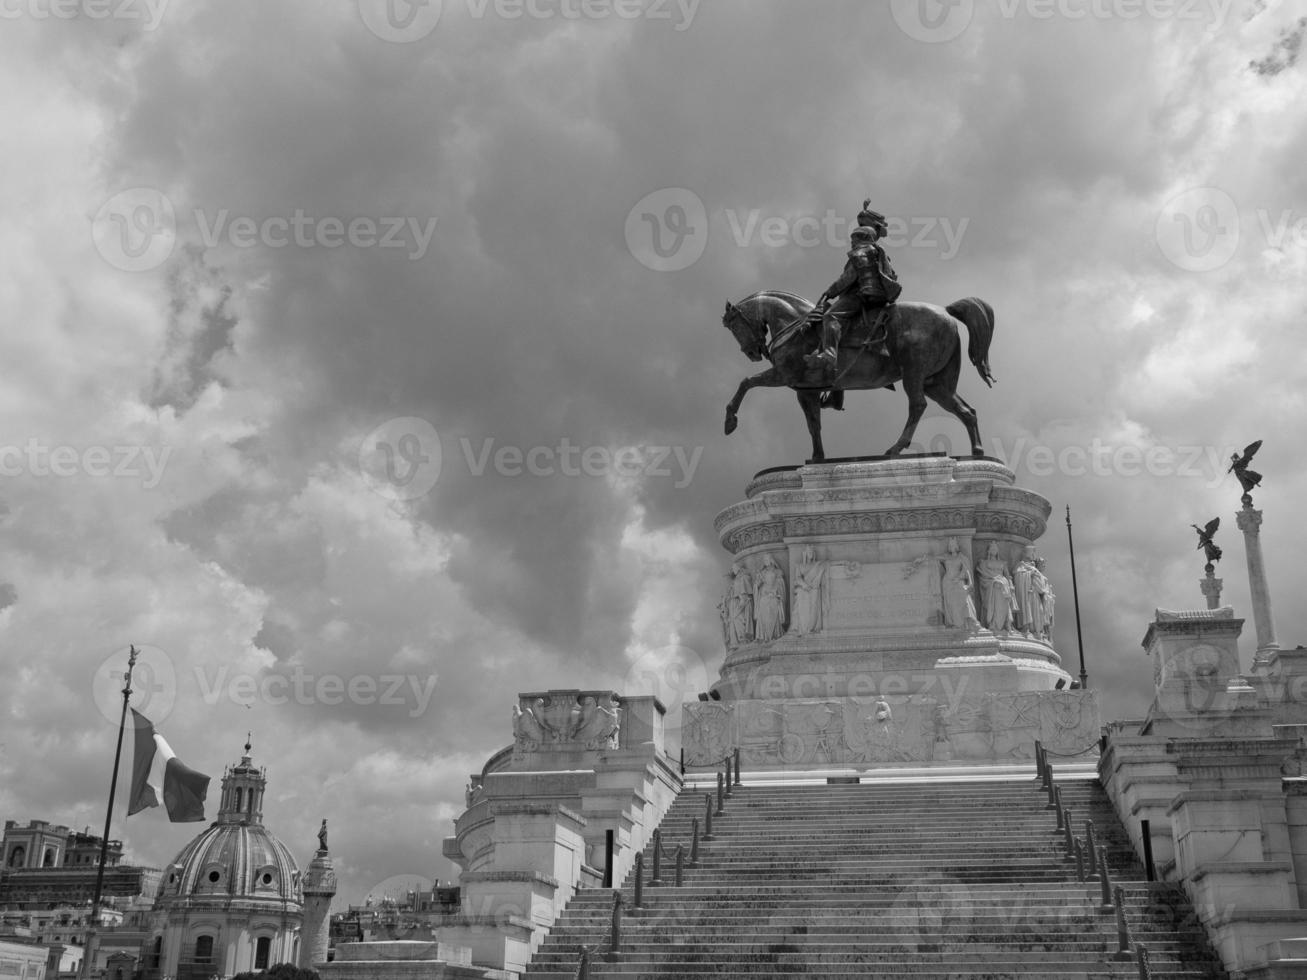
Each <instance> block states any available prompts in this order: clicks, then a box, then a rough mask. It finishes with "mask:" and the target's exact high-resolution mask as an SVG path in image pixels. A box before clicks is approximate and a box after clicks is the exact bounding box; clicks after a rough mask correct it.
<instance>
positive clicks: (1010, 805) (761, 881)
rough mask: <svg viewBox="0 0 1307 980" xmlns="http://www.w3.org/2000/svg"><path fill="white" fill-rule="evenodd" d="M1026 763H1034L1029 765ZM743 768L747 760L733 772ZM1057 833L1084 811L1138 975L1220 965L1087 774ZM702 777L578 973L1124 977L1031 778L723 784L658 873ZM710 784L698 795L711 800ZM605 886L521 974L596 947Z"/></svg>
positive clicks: (695, 807) (559, 968)
mask: <svg viewBox="0 0 1307 980" xmlns="http://www.w3.org/2000/svg"><path fill="white" fill-rule="evenodd" d="M1031 776H1033V772H1032V773H1031ZM746 780H747V774H746ZM1058 786H1059V788H1060V789H1061V790H1062V795H1063V802H1064V804H1066V805H1067V806H1068V807H1069V809H1070V811H1071V816H1072V832H1073V834H1075V835H1076V836H1082V835H1083V834H1084V821H1085V820H1092V821H1093V822H1094V832H1095V839H1096V841H1097V842H1098V843H1100V844H1102V845H1103V847H1104V852H1105V854H1106V856H1107V859H1108V866H1109V868H1110V869H1111V872H1112V878H1113V883H1114V884H1120V885H1121V887H1122V888H1123V890H1124V892H1125V895H1126V918H1127V920H1128V921H1130V923H1131V928H1132V935H1133V936H1134V937H1135V938H1136V940H1137V941H1139V942H1142V943H1143V944H1144V945H1146V946H1147V947H1148V948H1149V950H1150V954H1151V959H1152V967H1153V971H1152V975H1153V976H1154V977H1156V978H1158V980H1161V978H1170V977H1176V978H1195V980H1196V978H1219V977H1222V976H1223V974H1222V973H1221V971H1220V967H1219V963H1218V962H1217V961H1216V960H1215V958H1214V956H1213V954H1212V953H1211V950H1210V949H1209V948H1208V947H1207V946H1206V942H1205V938H1204V936H1203V933H1202V930H1201V928H1200V927H1198V925H1197V920H1196V918H1195V917H1194V916H1193V913H1192V910H1189V909H1188V907H1187V904H1186V903H1185V900H1184V897H1183V895H1182V894H1180V893H1178V892H1177V891H1176V890H1175V889H1174V888H1173V887H1171V886H1159V885H1156V884H1148V883H1145V882H1143V881H1142V880H1140V879H1142V877H1143V872H1142V868H1140V867H1139V864H1138V861H1137V860H1136V858H1135V855H1134V852H1133V849H1132V847H1131V845H1130V842H1129V839H1128V837H1127V835H1126V834H1125V831H1124V828H1123V827H1121V825H1120V822H1119V820H1118V819H1117V818H1116V814H1115V813H1114V811H1113V810H1112V808H1111V806H1110V803H1108V801H1107V799H1106V795H1105V794H1104V793H1103V791H1102V789H1101V787H1100V786H1098V785H1097V783H1096V782H1094V781H1092V780H1068V781H1059V783H1058ZM708 790H709V787H704V786H698V787H692V788H687V790H686V791H685V792H683V793H682V795H681V796H680V798H678V799H677V800H676V801H675V803H674V804H673V806H672V808H671V809H670V811H669V812H668V814H667V815H666V816H665V818H664V820H663V823H662V826H661V828H660V829H661V836H662V841H663V853H662V863H661V866H660V867H661V873H662V876H663V880H662V882H661V883H660V884H658V885H654V884H652V882H651V880H650V876H651V873H652V864H653V861H652V858H653V847H652V843H650V844H648V845H647V846H646V848H645V852H644V860H645V881H644V900H645V906H646V907H645V908H642V909H639V910H632V909H630V908H629V906H630V905H631V903H632V901H633V898H634V890H633V887H632V886H633V881H634V877H633V873H632V875H628V877H627V880H626V882H625V883H624V887H623V889H622V893H623V896H624V899H625V903H626V905H627V906H628V907H627V908H626V909H625V910H624V913H623V916H622V925H623V940H624V944H625V950H624V952H623V954H622V956H621V957H620V958H618V959H616V960H612V961H610V960H607V959H604V958H603V957H602V955H596V956H595V957H594V959H593V960H592V967H591V976H592V977H594V978H596V980H597V978H600V977H607V976H613V977H617V976H620V977H624V978H625V977H631V978H644V977H648V978H650V980H653V978H655V977H675V976H710V975H711V976H713V977H717V978H722V977H732V976H740V977H743V976H758V975H773V976H823V977H845V976H864V977H865V976H908V977H914V978H915V977H922V978H933V977H950V978H954V980H961V978H963V977H980V976H983V977H986V978H997V977H1013V978H1022V980H1028V978H1036V977H1048V978H1054V977H1056V978H1058V980H1078V978H1081V977H1085V978H1087V977H1095V978H1108V977H1132V978H1133V977H1135V976H1137V968H1136V966H1135V965H1134V963H1133V962H1115V961H1113V959H1112V955H1113V954H1114V953H1115V952H1116V916H1115V913H1113V912H1108V913H1104V912H1102V911H1101V910H1100V909H1099V907H1098V903H1099V901H1100V886H1099V884H1098V883H1097V882H1092V881H1091V882H1080V881H1078V880H1076V877H1075V865H1074V862H1069V861H1066V860H1064V847H1063V840H1064V834H1063V832H1061V831H1058V830H1057V829H1056V817H1055V814H1054V813H1053V811H1051V810H1048V809H1046V808H1045V806H1044V803H1045V799H1046V798H1045V795H1044V794H1043V793H1042V792H1041V790H1040V787H1039V784H1038V783H1037V782H1036V781H1035V780H1034V779H1033V778H1023V779H1021V780H1019V781H1012V782H1003V783H996V782H951V783H947V784H933V785H931V784H920V783H914V784H872V783H863V784H857V785H808V786H781V785H759V786H756V787H755V786H748V785H746V786H744V787H737V788H735V789H734V791H733V793H732V795H731V796H730V797H729V798H728V799H727V800H726V802H725V807H726V812H725V814H724V815H720V816H717V815H715V816H714V819H713V838H712V839H711V840H705V839H702V838H701V840H700V847H699V860H698V862H697V863H696V864H695V865H694V866H693V867H691V866H689V865H688V864H687V865H686V866H685V868H684V884H683V885H681V886H679V887H678V886H676V885H675V884H674V883H673V878H674V874H675V851H676V848H677V846H678V845H687V846H688V844H689V841H690V837H691V834H692V822H693V821H694V820H696V819H698V821H699V824H700V829H701V831H702V829H703V827H704V820H703V816H704V807H705V803H704V796H705V795H706V792H707V791H708ZM715 799H716V798H715V793H713V794H712V800H713V804H714V805H715ZM612 895H613V892H612V891H611V890H601V889H594V890H586V891H582V892H578V893H577V895H576V896H575V897H574V898H573V899H572V901H571V902H570V903H569V905H568V907H567V909H566V910H565V912H564V913H563V915H562V916H561V917H560V919H559V920H558V922H556V923H555V926H554V929H553V931H552V933H551V935H550V936H548V937H547V939H546V940H545V942H544V944H543V945H542V946H541V948H540V950H539V952H538V953H537V955H536V957H535V960H534V961H533V963H532V965H531V967H530V969H529V970H528V974H527V975H528V976H530V977H538V978H550V977H560V978H562V977H566V978H568V980H571V978H572V977H574V976H575V968H576V961H577V958H578V956H579V953H580V950H581V947H582V945H583V944H584V945H586V946H590V947H597V948H599V949H603V948H606V945H607V942H608V938H609V927H610V922H611V914H612Z"/></svg>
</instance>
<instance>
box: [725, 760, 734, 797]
mask: <svg viewBox="0 0 1307 980" xmlns="http://www.w3.org/2000/svg"><path fill="white" fill-rule="evenodd" d="M725 782H726V796H727V798H728V799H729V798H730V795H731V786H732V785H733V784H732V783H731V757H730V755H729V754H728V755H727V756H726V780H725Z"/></svg>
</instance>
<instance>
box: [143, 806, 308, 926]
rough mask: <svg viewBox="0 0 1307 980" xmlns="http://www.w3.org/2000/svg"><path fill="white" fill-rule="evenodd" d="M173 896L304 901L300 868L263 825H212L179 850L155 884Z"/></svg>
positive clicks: (161, 891)
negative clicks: (157, 883)
mask: <svg viewBox="0 0 1307 980" xmlns="http://www.w3.org/2000/svg"><path fill="white" fill-rule="evenodd" d="M173 896H182V897H203V896H212V897H213V898H215V899H229V898H243V899H248V898H254V899H259V898H263V899H267V900H269V901H272V902H275V903H276V904H277V905H278V906H280V905H281V904H282V903H283V902H291V903H294V904H295V905H302V904H303V902H304V898H303V895H302V894H301V891H300V872H299V866H298V865H296V863H295V859H294V858H293V857H291V853H290V850H289V849H288V848H287V847H286V845H285V844H283V843H282V842H281V841H279V840H278V839H277V838H276V837H274V836H273V835H272V834H270V833H269V832H268V830H267V828H266V827H264V826H263V825H262V824H254V825H248V824H236V823H215V824H213V825H212V826H211V827H209V829H208V830H206V831H204V833H202V834H200V836H198V837H196V838H195V840H193V841H191V842H190V843H189V844H187V845H186V846H185V847H184V848H182V851H181V853H180V854H178V855H177V857H176V858H175V859H174V860H173V861H172V863H171V864H170V865H169V866H168V868H167V870H166V871H165V872H164V874H163V878H162V880H161V881H160V882H159V897H160V898H171V897H173Z"/></svg>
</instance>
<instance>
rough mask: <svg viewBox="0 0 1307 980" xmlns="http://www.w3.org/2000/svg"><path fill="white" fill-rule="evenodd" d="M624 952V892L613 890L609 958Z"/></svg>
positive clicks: (614, 957)
mask: <svg viewBox="0 0 1307 980" xmlns="http://www.w3.org/2000/svg"><path fill="white" fill-rule="evenodd" d="M621 954H622V893H621V892H619V891H614V892H613V919H612V926H611V928H610V930H609V934H608V958H609V959H616V958H617V957H618V956H620V955H621Z"/></svg>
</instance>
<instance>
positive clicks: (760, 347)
mask: <svg viewBox="0 0 1307 980" xmlns="http://www.w3.org/2000/svg"><path fill="white" fill-rule="evenodd" d="M722 326H724V327H725V328H726V329H727V330H729V331H730V332H731V333H732V334H734V335H735V340H736V343H738V344H739V345H740V350H742V351H743V352H744V355H745V356H746V357H747V358H748V359H749V360H751V361H761V360H762V359H763V357H764V356H766V353H767V326H766V324H764V323H763V322H762V321H761V320H753V319H750V318H749V317H748V316H747V315H745V312H744V311H743V310H742V309H740V308H739V307H738V306H736V305H735V304H734V303H732V302H731V301H730V300H727V301H726V312H725V313H724V314H723V315H722Z"/></svg>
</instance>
